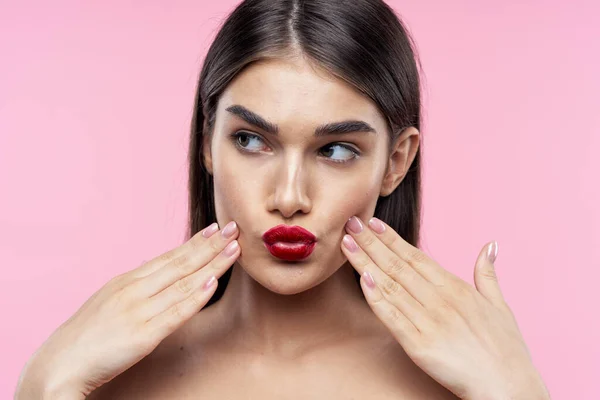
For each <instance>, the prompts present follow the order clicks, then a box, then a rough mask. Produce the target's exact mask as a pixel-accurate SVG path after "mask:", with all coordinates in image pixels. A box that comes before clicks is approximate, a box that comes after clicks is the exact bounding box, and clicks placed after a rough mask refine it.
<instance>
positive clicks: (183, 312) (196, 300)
mask: <svg viewBox="0 0 600 400" xmlns="http://www.w3.org/2000/svg"><path fill="white" fill-rule="evenodd" d="M209 279H210V278H209ZM206 283H207V284H210V286H208V287H207V288H205V289H200V290H196V291H195V292H193V293H192V294H191V295H190V296H188V297H187V298H186V299H185V300H183V301H181V302H179V303H176V304H174V305H173V306H171V307H169V308H168V309H166V310H165V311H163V312H162V313H160V314H158V315H157V316H155V317H154V318H152V319H150V320H149V321H146V325H145V326H146V328H147V332H149V333H148V335H150V336H151V338H150V341H151V342H153V343H159V342H161V341H162V340H163V339H164V338H166V337H167V336H169V335H170V334H171V333H173V332H174V331H175V330H177V329H178V328H180V327H181V326H182V325H183V324H184V323H186V322H187V321H189V320H190V319H191V318H192V317H193V316H194V315H196V314H197V313H198V312H199V311H200V310H201V309H202V308H203V307H204V306H205V305H206V303H208V301H209V300H210V298H211V297H212V296H213V295H214V293H215V290H216V289H217V286H218V281H217V279H213V280H211V281H210V282H208V281H207V282H206Z"/></svg>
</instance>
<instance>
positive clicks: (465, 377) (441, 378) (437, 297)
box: [342, 217, 550, 399]
mask: <svg viewBox="0 0 600 400" xmlns="http://www.w3.org/2000/svg"><path fill="white" fill-rule="evenodd" d="M346 230H347V232H348V233H349V235H345V236H344V239H343V241H342V242H343V244H342V251H343V252H344V254H345V255H346V257H347V258H348V261H349V262H350V263H351V264H352V266H353V267H354V268H355V269H356V270H357V271H358V272H359V273H360V274H361V287H362V290H363V292H364V294H365V297H366V299H367V301H368V303H369V305H370V307H371V309H372V310H373V312H374V313H375V314H376V315H377V316H378V317H379V319H380V320H381V321H382V322H383V323H384V324H385V325H386V326H387V328H388V329H389V330H390V332H391V333H392V335H393V336H394V337H395V338H396V340H397V341H398V342H399V343H400V345H401V346H402V347H403V348H404V351H405V352H406V353H407V355H408V356H409V357H410V358H411V359H412V360H413V361H414V363H415V364H416V365H418V366H419V367H420V368H421V369H422V370H423V371H425V372H426V373H427V374H428V375H430V376H431V377H432V378H433V379H435V380H436V381H437V382H439V383H440V384H441V385H443V386H444V387H446V388H447V389H448V390H450V391H452V392H453V393H454V394H455V395H457V396H458V397H460V398H465V399H549V398H550V396H549V394H548V392H547V389H546V388H545V385H544V384H543V381H542V379H541V377H540V376H539V374H538V373H537V371H536V370H535V368H534V366H533V363H532V360H531V357H530V353H529V350H528V349H527V346H526V344H525V342H524V340H523V337H522V335H521V332H520V331H519V328H518V326H517V322H516V320H515V318H514V315H513V313H512V311H511V310H510V308H509V306H508V305H507V303H506V302H505V300H504V297H503V295H502V292H501V290H500V286H499V284H498V280H497V277H496V274H495V270H494V264H493V262H494V260H495V257H496V255H497V244H496V243H495V242H492V243H491V244H490V246H486V248H488V247H489V248H491V252H490V254H491V257H490V258H488V257H487V254H488V252H487V250H486V248H484V250H482V251H481V253H480V254H479V257H478V260H477V263H476V266H475V272H474V278H475V288H474V287H473V286H471V285H470V284H468V283H466V282H465V281H463V280H461V279H460V278H458V277H457V276H455V275H453V274H451V273H450V272H448V271H447V270H445V269H443V268H442V267H441V266H440V265H438V264H437V263H436V262H435V261H433V260H432V259H431V258H429V257H428V256H427V255H426V254H425V253H424V252H422V251H421V250H419V249H418V248H416V247H414V246H412V245H411V244H410V243H408V242H406V241H405V240H404V239H402V238H401V237H400V235H398V233H397V232H395V231H394V230H393V229H392V228H391V227H390V226H389V225H387V224H385V223H384V222H382V221H380V220H379V219H377V218H372V219H371V220H370V222H369V225H368V227H365V226H364V224H363V223H362V222H361V221H360V219H358V218H357V217H353V218H351V219H350V220H349V221H348V223H347V224H346ZM494 249H495V252H494Z"/></svg>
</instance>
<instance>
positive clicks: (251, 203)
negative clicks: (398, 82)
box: [204, 60, 388, 294]
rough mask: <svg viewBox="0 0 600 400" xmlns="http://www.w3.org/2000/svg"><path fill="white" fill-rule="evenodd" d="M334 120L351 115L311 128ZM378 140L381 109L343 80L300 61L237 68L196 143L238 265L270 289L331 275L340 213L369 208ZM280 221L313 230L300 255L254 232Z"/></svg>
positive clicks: (380, 161)
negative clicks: (282, 253)
mask: <svg viewBox="0 0 600 400" xmlns="http://www.w3.org/2000/svg"><path fill="white" fill-rule="evenodd" d="M244 115H245V116H246V118H244ZM251 117H254V119H255V121H254V122H252V118H251ZM256 119H260V121H263V122H266V123H267V125H268V126H269V127H271V129H267V127H266V126H260V125H261V124H260V123H257V122H256ZM342 121H355V122H356V123H355V124H354V127H355V128H358V129H359V130H358V131H356V130H354V129H350V130H351V132H347V133H344V132H337V133H330V134H325V133H321V134H317V135H315V131H317V128H318V127H320V126H323V125H324V124H331V123H337V122H342ZM360 121H362V123H364V126H363V127H360V124H359V122H360ZM369 126H370V127H371V128H372V129H373V130H372V131H369V130H368V129H366V128H368V127H369ZM275 130H276V131H277V132H276V133H275V132H274V131H275ZM269 131H271V132H269ZM387 144H388V131H387V124H386V120H385V119H384V117H383V116H382V115H381V114H380V113H379V111H378V109H377V107H376V106H375V104H374V103H373V102H372V101H371V100H370V99H369V98H367V97H365V96H364V95H362V94H360V93H359V92H358V91H356V90H355V89H354V88H353V87H352V86H350V85H349V84H347V83H345V82H344V81H342V80H339V79H337V78H335V77H333V76H331V75H328V74H327V73H326V72H322V71H315V70H314V69H312V68H311V67H310V66H309V65H308V64H307V63H305V62H302V61H294V62H291V61H283V60H277V61H275V60H269V61H261V62H258V63H254V64H252V65H250V66H249V67H247V68H246V69H244V70H243V71H242V72H241V73H240V74H238V76H237V77H236V78H235V80H233V81H232V82H231V83H230V85H229V86H228V88H227V89H226V91H225V92H224V93H223V95H222V97H221V99H220V100H219V104H218V108H217V114H216V120H215V127H214V131H213V136H212V141H211V142H210V144H208V145H206V146H205V147H204V157H205V158H204V161H205V165H206V167H207V169H208V170H209V171H210V172H211V173H212V175H213V178H214V187H215V193H214V194H215V208H216V215H217V221H218V223H219V225H220V226H221V227H222V226H224V224H226V223H227V222H228V221H230V220H234V221H236V222H237V224H238V227H239V230H240V235H239V238H238V241H239V243H240V246H241V249H242V252H241V255H240V257H239V259H238V261H237V262H238V264H239V265H240V266H242V268H244V270H245V271H246V272H247V273H248V274H249V275H250V276H251V277H252V278H253V279H255V280H256V281H257V282H259V283H260V284H261V285H263V286H264V287H266V288H267V289H269V290H271V291H273V292H275V293H280V294H295V293H299V292H302V291H305V290H307V289H310V288H312V287H314V286H316V285H318V284H319V283H321V282H323V281H324V280H325V279H327V278H328V277H329V276H331V275H332V274H333V273H334V272H335V271H336V270H338V269H339V268H340V266H342V265H343V263H344V262H345V261H346V258H345V257H344V255H343V253H342V251H341V249H340V242H341V240H342V238H343V235H344V233H345V231H344V226H345V224H346V221H347V220H348V218H350V217H351V216H353V215H357V216H359V217H360V218H361V219H362V220H363V221H365V220H368V219H369V218H370V217H371V216H373V213H374V210H375V205H376V202H377V198H378V196H379V195H380V191H381V190H382V182H383V178H384V175H386V168H387V166H388V150H387ZM280 224H284V225H289V226H293V225H298V226H301V227H302V228H305V229H307V230H308V231H310V232H312V233H313V234H314V235H315V236H316V238H317V241H316V245H315V247H314V250H313V252H312V253H311V254H310V256H308V257H307V258H305V259H303V260H300V261H285V260H282V259H280V258H278V257H275V256H273V255H272V254H271V253H270V252H269V250H267V247H266V246H265V244H264V243H263V239H262V236H263V234H264V233H265V232H266V231H267V230H269V229H270V228H272V227H274V226H277V225H280Z"/></svg>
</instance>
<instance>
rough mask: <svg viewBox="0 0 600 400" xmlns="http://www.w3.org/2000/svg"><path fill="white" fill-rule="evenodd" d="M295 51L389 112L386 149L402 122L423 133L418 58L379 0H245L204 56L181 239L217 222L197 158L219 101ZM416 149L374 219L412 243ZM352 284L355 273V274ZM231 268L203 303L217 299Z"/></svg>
mask: <svg viewBox="0 0 600 400" xmlns="http://www.w3.org/2000/svg"><path fill="white" fill-rule="evenodd" d="M294 54H295V55H298V54H301V55H302V56H303V57H305V58H306V59H307V60H310V62H312V63H315V64H316V65H318V66H320V67H322V68H324V69H325V70H326V71H328V72H329V73H331V74H333V75H334V76H336V77H338V78H340V79H343V80H344V81H346V82H348V83H350V84H351V85H353V86H354V87H355V88H356V89H357V90H359V91H360V92H362V93H363V94H365V95H367V96H368V97H369V98H370V99H371V100H372V101H373V102H374V103H375V104H376V105H377V106H378V107H379V109H380V111H381V112H382V114H383V115H384V116H386V117H387V120H388V130H389V141H388V144H389V148H390V149H391V145H392V144H393V143H394V140H395V139H396V138H397V137H398V136H399V135H400V134H401V133H402V131H403V130H404V129H405V128H407V127H411V126H412V127H415V128H417V129H418V130H419V131H420V130H421V92H420V80H419V70H420V62H419V60H418V56H417V53H416V46H415V44H414V41H413V40H412V38H411V36H410V34H409V33H408V31H407V29H406V28H405V26H404V25H403V23H402V21H401V20H400V18H399V17H398V16H397V15H396V14H395V13H394V11H393V10H392V9H391V8H390V7H389V6H388V5H387V4H386V3H384V2H383V1H382V0H336V1H332V0H245V1H242V2H241V3H240V4H239V5H238V6H237V7H236V8H235V9H234V10H233V11H232V12H231V13H230V14H229V16H228V17H227V19H226V20H225V22H224V23H223V25H222V26H221V28H220V30H219V32H218V33H217V36H216V37H215V40H214V41H213V43H212V45H211V46H210V49H209V50H208V53H207V55H206V57H205V59H204V63H203V66H202V70H201V72H200V76H199V79H198V83H197V90H196V97H195V101H194V110H193V117H192V123H191V132H190V145H189V153H188V161H189V182H188V189H189V220H188V227H187V232H186V238H187V239H189V238H191V237H192V236H193V235H194V234H196V233H197V232H198V231H200V230H201V229H203V228H204V227H206V226H207V225H209V224H211V223H213V222H216V215H215V205H214V193H213V190H214V186H213V177H212V175H210V174H209V173H208V171H207V170H206V169H205V166H204V163H203V160H202V146H203V142H204V135H208V137H210V135H212V130H213V128H214V123H215V114H216V108H217V104H218V101H219V98H220V96H221V94H222V93H223V91H224V90H225V88H226V87H227V85H228V84H229V83H230V82H231V81H232V80H233V79H234V78H235V76H236V74H238V73H239V72H240V71H241V70H242V69H243V68H244V67H246V66H248V65H250V64H251V63H253V62H255V61H259V60H264V59H277V58H285V57H286V56H291V55H294ZM420 160H421V146H419V149H418V151H417V154H416V157H415V159H414V161H413V163H412V164H411V166H410V168H409V170H408V172H407V174H406V175H405V177H404V179H403V180H402V182H401V183H400V185H399V186H398V187H397V188H396V190H394V192H392V193H391V194H390V195H389V196H385V197H381V196H380V197H379V199H378V200H377V205H376V208H375V217H377V218H379V219H381V220H382V221H385V222H386V223H387V224H388V225H389V226H391V227H392V228H393V229H394V230H395V231H396V232H398V234H400V236H402V238H404V239H405V240H406V241H408V242H409V243H411V244H412V245H414V246H416V247H418V245H419V243H418V241H419V230H420V210H421V162H420ZM354 273H355V275H356V280H357V282H358V281H359V280H360V275H359V274H358V273H357V272H356V271H354ZM230 276H231V268H230V269H229V270H228V271H227V272H226V273H225V274H224V275H223V276H221V278H219V285H218V287H217V290H216V292H215V294H214V295H213V297H212V298H211V300H210V301H209V303H208V304H207V306H210V305H211V304H213V303H214V302H216V301H217V300H219V299H220V298H221V296H222V295H223V292H224V291H225V288H226V287H227V283H228V282H229V278H230Z"/></svg>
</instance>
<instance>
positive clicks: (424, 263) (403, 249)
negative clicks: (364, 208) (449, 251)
mask: <svg viewBox="0 0 600 400" xmlns="http://www.w3.org/2000/svg"><path fill="white" fill-rule="evenodd" d="M368 226H369V229H370V231H371V232H372V233H373V234H374V235H375V236H377V238H378V239H379V240H381V242H383V244H385V245H386V246H387V247H388V248H389V249H391V250H392V251H393V252H394V253H395V254H396V255H397V256H399V257H400V258H401V259H403V260H404V261H406V262H407V263H408V264H410V265H411V266H412V268H413V269H414V270H415V271H417V272H418V273H419V274H420V275H421V276H422V277H423V278H425V279H426V280H427V281H428V282H431V283H432V284H433V285H434V286H436V287H440V288H443V287H445V286H447V285H448V284H449V283H450V282H453V281H454V280H455V279H460V278H458V277H455V276H454V275H453V274H451V273H450V272H449V271H447V270H445V269H444V268H442V267H441V266H440V265H439V264H438V263H436V262H435V261H434V260H432V259H431V258H430V257H429V256H427V254H425V252H423V251H422V250H421V249H419V248H418V247H415V246H413V245H412V244H410V243H408V242H407V241H406V240H404V239H403V238H402V236H400V235H399V234H398V233H397V232H396V231H395V230H394V229H392V228H391V227H390V226H389V225H388V224H386V223H385V222H383V221H381V220H380V219H378V218H375V217H373V218H371V219H370V220H369V224H368Z"/></svg>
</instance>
